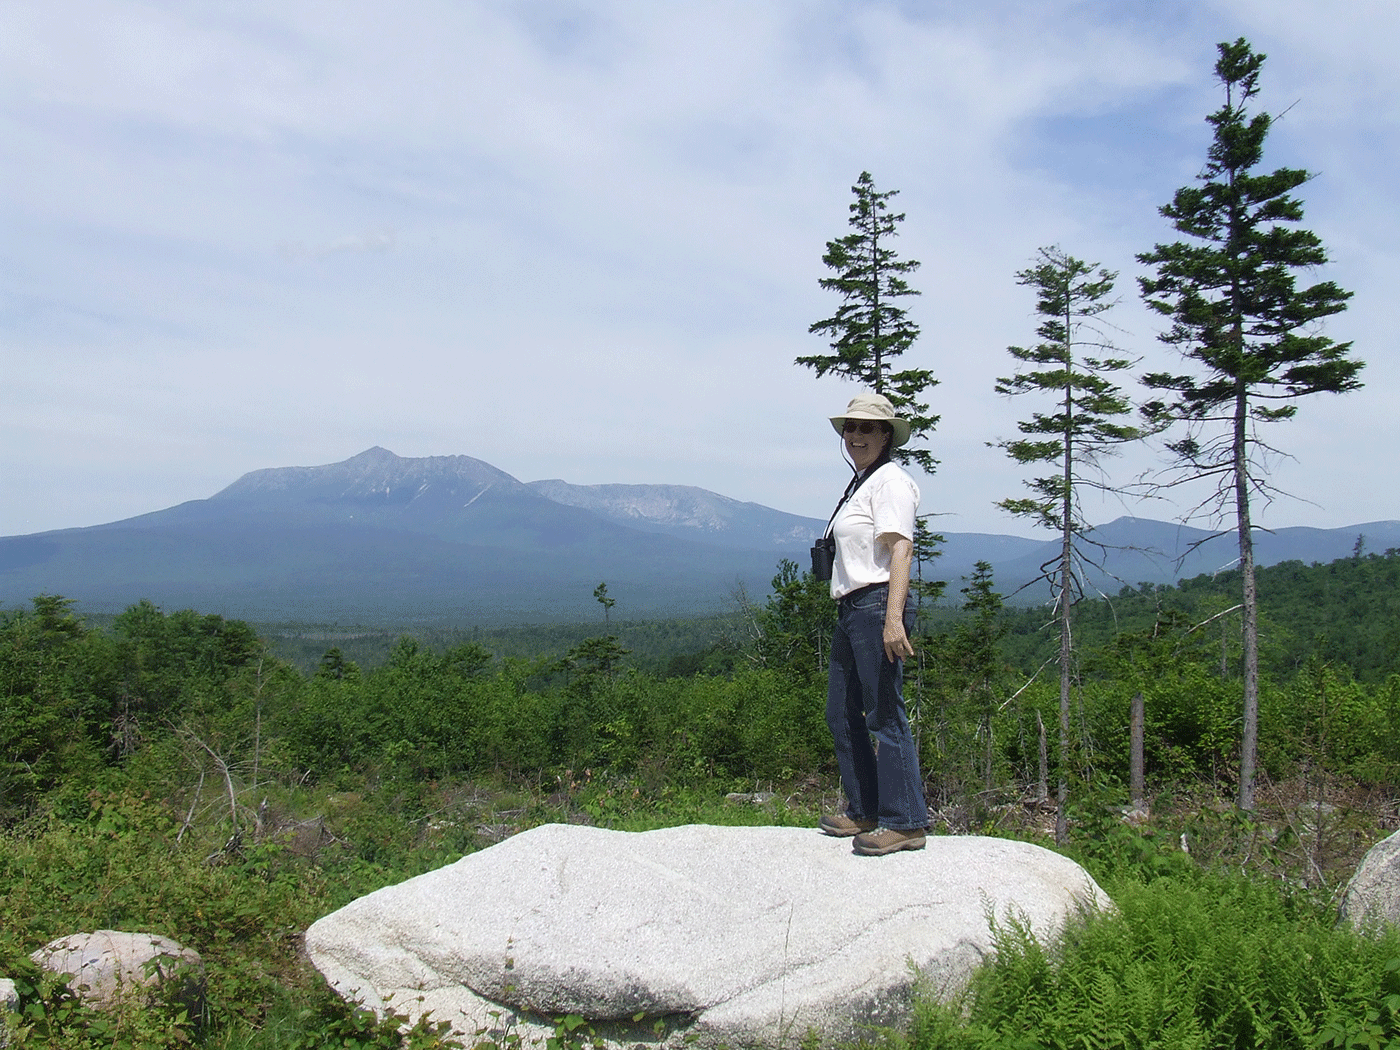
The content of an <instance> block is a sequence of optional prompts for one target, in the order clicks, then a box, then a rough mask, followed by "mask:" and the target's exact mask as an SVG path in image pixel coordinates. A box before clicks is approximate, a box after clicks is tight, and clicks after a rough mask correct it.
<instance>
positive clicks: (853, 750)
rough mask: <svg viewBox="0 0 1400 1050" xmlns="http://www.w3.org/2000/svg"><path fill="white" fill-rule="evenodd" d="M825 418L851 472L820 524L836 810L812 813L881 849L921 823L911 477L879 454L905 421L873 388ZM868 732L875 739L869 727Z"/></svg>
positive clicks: (906, 838)
mask: <svg viewBox="0 0 1400 1050" xmlns="http://www.w3.org/2000/svg"><path fill="white" fill-rule="evenodd" d="M831 425H832V426H834V427H835V428H836V431H837V433H839V434H841V436H842V439H843V442H844V445H845V451H846V454H847V456H849V457H850V461H851V464H852V466H853V467H854V468H855V471H856V477H855V478H853V479H852V481H851V486H850V487H849V488H848V489H847V490H846V495H845V496H843V497H842V499H841V503H840V504H839V505H838V506H837V509H836V513H835V514H834V515H833V516H832V521H831V526H830V532H831V535H832V536H833V537H834V538H835V541H836V561H835V565H834V566H833V570H832V576H831V596H832V597H833V598H835V599H836V600H837V602H838V603H839V608H838V610H837V622H836V631H835V633H834V634H833V636H832V640H831V664H830V668H829V671H828V675H827V697H826V722H827V725H828V726H830V727H831V735H832V737H833V739H834V740H835V744H836V764H837V766H838V767H839V768H840V770H841V786H842V788H843V789H844V790H845V793H846V811H845V812H844V813H840V814H835V815H828V816H824V817H822V818H821V829H822V830H823V831H825V832H826V833H827V834H828V835H836V836H841V837H848V836H854V837H855V838H854V848H855V852H857V853H860V854H864V855H866V856H882V855H884V854H886V853H894V852H896V851H898V850H907V849H923V847H924V830H925V828H926V827H927V825H928V807H927V806H926V805H925V803H924V787H923V779H922V777H921V776H920V775H919V756H918V752H917V751H916V750H915V748H914V739H913V736H912V735H911V734H910V732H909V718H908V716H907V715H906V713H905V710H904V697H903V695H902V693H901V686H902V684H903V679H904V660H905V658H906V657H909V656H913V655H914V647H913V646H912V645H910V644H909V631H910V630H912V629H913V626H914V616H913V609H912V608H911V607H910V606H909V604H908V597H909V567H910V564H911V563H912V561H913V557H914V515H915V512H916V511H917V510H918V507H919V488H918V486H917V485H915V484H914V479H913V478H911V477H910V476H909V475H908V474H907V473H905V471H904V470H903V469H902V468H901V467H900V466H899V465H898V464H896V463H893V462H891V461H890V450H891V449H892V448H898V447H899V446H900V445H903V444H904V443H905V442H906V441H908V440H909V423H908V421H906V420H903V419H900V418H899V417H898V416H896V415H895V414H894V406H892V405H891V404H890V402H889V399H887V398H885V397H883V396H882V395H880V394H859V395H857V396H856V397H854V398H852V399H851V403H850V404H849V405H848V406H847V408H846V411H845V413H844V414H843V415H839V416H833V417H832V419H831ZM872 736H873V737H874V742H875V746H872V743H871V738H872Z"/></svg>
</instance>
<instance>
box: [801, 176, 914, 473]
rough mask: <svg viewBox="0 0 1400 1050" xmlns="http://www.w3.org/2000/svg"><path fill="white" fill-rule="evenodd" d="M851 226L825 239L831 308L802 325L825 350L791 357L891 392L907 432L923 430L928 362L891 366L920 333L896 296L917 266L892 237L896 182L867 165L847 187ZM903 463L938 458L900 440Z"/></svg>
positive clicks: (824, 282) (898, 217)
mask: <svg viewBox="0 0 1400 1050" xmlns="http://www.w3.org/2000/svg"><path fill="white" fill-rule="evenodd" d="M851 192H852V193H854V194H855V200H854V201H853V202H852V203H851V205H850V212H851V217H850V225H851V227H852V229H853V230H854V232H853V233H849V234H847V235H846V236H845V237H840V238H837V239H836V240H834V241H828V242H827V245H826V254H825V255H823V256H822V262H824V263H826V265H827V266H829V267H830V268H831V269H832V270H834V271H836V276H835V277H824V278H822V279H821V281H820V282H819V283H820V284H821V286H822V287H823V288H826V289H829V290H831V291H834V292H836V293H838V294H839V295H840V296H841V305H840V306H839V307H838V308H837V310H836V313H835V314H833V315H832V316H831V317H828V318H826V319H825V320H822V321H817V322H816V323H815V324H813V325H812V326H811V327H810V328H809V329H808V331H809V332H811V333H813V334H820V335H825V336H827V337H828V338H829V339H830V340H831V350H832V352H831V353H830V354H812V355H808V356H805V357H799V358H797V361H796V363H797V364H799V365H804V366H806V367H808V368H812V369H814V370H815V371H816V373H817V376H818V377H821V376H824V375H826V374H827V373H829V372H830V373H834V374H836V375H838V376H842V377H844V378H847V379H853V380H856V381H857V382H859V383H863V384H864V385H865V386H867V387H869V388H870V389H871V390H874V391H875V392H876V393H877V394H883V395H884V396H885V397H887V398H889V399H890V403H891V404H892V405H894V407H895V411H896V412H897V413H898V414H899V415H901V416H902V417H903V418H905V419H907V420H909V423H910V427H911V430H912V432H913V436H914V437H915V438H919V437H923V436H924V435H926V434H928V433H930V432H931V431H932V430H933V428H934V427H935V426H937V424H938V417H937V416H933V415H929V410H928V405H927V404H926V403H924V402H923V401H921V400H920V398H922V397H923V396H924V395H925V392H926V391H928V390H930V389H932V388H933V387H934V386H936V385H937V383H938V381H937V380H936V379H934V377H933V373H932V372H931V371H929V370H928V369H923V368H909V369H903V370H901V371H895V364H896V362H897V361H898V359H899V358H900V357H901V356H902V355H903V354H904V352H905V351H906V350H908V349H909V347H910V346H911V345H912V344H913V342H914V340H915V339H917V338H918V336H919V326H918V325H916V324H915V323H914V322H913V321H911V320H910V319H909V315H908V311H907V310H906V309H905V308H904V307H903V306H902V305H901V300H903V299H904V298H906V297H908V296H911V295H918V294H919V293H918V292H917V291H916V290H915V289H913V288H911V287H910V286H909V283H908V282H907V281H906V280H905V275H906V274H910V273H913V272H914V271H915V270H917V269H918V268H919V263H918V262H917V261H915V260H913V259H900V258H899V256H898V255H897V254H896V253H895V251H894V248H893V247H892V244H891V242H892V241H893V240H894V238H895V237H896V236H897V234H898V226H899V224H900V223H901V222H903V221H904V215H903V213H900V214H893V213H891V212H890V205H889V200H890V198H891V197H893V196H895V195H896V194H897V193H898V192H899V191H898V190H886V191H884V192H880V191H878V190H876V189H875V181H874V179H872V178H871V176H870V173H869V172H861V174H860V178H859V179H858V180H857V181H856V184H855V185H854V186H852V187H851ZM892 456H893V458H895V459H897V460H899V461H900V462H902V463H908V462H911V461H912V462H914V463H917V464H918V465H919V466H920V467H922V468H923V469H924V470H926V471H928V472H930V473H932V472H933V470H934V467H935V466H936V465H937V462H938V461H937V460H936V459H934V458H933V455H932V454H931V453H930V452H929V451H928V450H927V449H914V448H909V447H907V446H906V447H905V448H900V449H895V450H894V452H893V453H892Z"/></svg>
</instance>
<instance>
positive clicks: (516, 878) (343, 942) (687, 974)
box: [306, 824, 1111, 1050]
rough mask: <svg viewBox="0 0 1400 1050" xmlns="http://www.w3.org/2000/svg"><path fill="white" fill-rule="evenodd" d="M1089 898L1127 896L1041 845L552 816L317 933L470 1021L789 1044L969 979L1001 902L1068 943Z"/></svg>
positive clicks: (350, 971)
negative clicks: (1067, 929)
mask: <svg viewBox="0 0 1400 1050" xmlns="http://www.w3.org/2000/svg"><path fill="white" fill-rule="evenodd" d="M1080 907H1092V908H1101V907H1111V902H1109V900H1108V899H1107V897H1106V896H1105V895H1104V893H1103V891H1102V890H1100V889H1099V887H1098V886H1097V885H1096V884H1095V883H1094V881H1093V879H1091V878H1090V877H1089V875H1088V873H1087V872H1085V871H1084V870H1083V869H1082V868H1080V867H1079V866H1078V865H1077V864H1075V863H1074V862H1073V861H1070V860H1068V859H1067V858H1065V857H1062V856H1060V855H1059V854H1056V853H1053V852H1051V851H1049V850H1046V849H1042V848H1040V847H1038V846H1033V845H1030V844H1028V843H1024V842H1013V841H1009V840H1004V839H992V838H978V837H958V838H942V837H931V838H929V840H928V846H927V848H926V849H924V850H921V851H917V852H913V851H910V852H903V853H895V854H891V855H889V856H886V857H861V856H857V855H855V854H854V853H852V851H851V844H850V840H849V839H845V840H843V839H835V838H830V837H828V836H825V835H822V834H820V833H818V832H816V831H814V830H805V829H801V828H778V827H760V828H736V827H711V826H703V825H692V826H689V827H680V828H668V829H664V830H660V831H650V832H645V833H641V834H636V833H626V832H619V831H607V830H603V829H599V828H592V827H581V826H573V825H558V824H555V825H547V826H545V827H540V828H536V829H534V830H532V831H528V832H525V833H523V834H520V835H516V836H515V837H513V838H511V839H508V840H506V841H505V842H502V843H500V844H499V845H496V846H492V847H490V848H488V849H485V850H482V851H481V852H479V853H474V854H471V855H470V856H467V857H464V858H462V859H461V860H460V861H457V862H456V863H455V864H451V865H448V866H447V867H444V868H439V869H438V870H436V871H432V872H428V873H427V874H425V875H421V876H419V877H417V878H415V879H410V880H408V881H407V882H404V883H400V884H399V885H397V886H390V887H386V888H385V889H382V890H378V891H376V892H375V893H372V894H370V895H368V896H366V897H362V898H361V899H359V900H357V901H354V902H352V903H351V904H349V905H347V906H346V907H344V908H342V909H340V910H339V911H337V912H334V913H332V914H331V915H328V916H326V917H324V918H322V919H320V920H319V921H317V922H316V923H315V924H313V925H312V926H311V928H310V929H309V930H307V933H306V947H307V950H308V952H309V954H310V956H311V959H312V961H313V962H314V963H315V965H316V966H317V967H318V968H319V969H320V971H321V972H322V973H323V974H324V975H325V976H326V978H327V980H328V981H329V982H330V983H331V985H332V986H333V987H335V988H336V989H337V990H338V991H339V992H340V994H341V995H343V996H345V997H346V998H349V999H352V1000H356V1001H359V1002H362V1003H363V1004H364V1005H366V1006H368V1007H370V1008H372V1009H375V1010H378V1011H383V1010H384V1009H385V1008H386V1007H388V1008H390V1009H393V1010H394V1011H395V1012H398V1013H405V1014H408V1015H409V1016H410V1017H416V1016H418V1015H419V1014H421V1013H423V1012H424V1011H430V1012H431V1014H432V1016H433V1018H434V1019H435V1020H439V1021H448V1022H449V1023H450V1024H451V1025H452V1027H453V1029H454V1030H455V1031H456V1032H457V1033H459V1034H460V1035H464V1036H467V1037H470V1036H472V1035H474V1034H475V1033H476V1032H478V1031H481V1030H486V1031H492V1030H494V1031H497V1032H498V1033H499V1032H500V1031H501V1030H502V1029H506V1028H511V1027H513V1028H514V1030H515V1032H516V1033H517V1034H519V1035H520V1036H521V1037H522V1039H524V1040H526V1041H527V1042H528V1041H529V1040H531V1039H534V1038H537V1037H539V1036H541V1035H544V1034H548V1032H549V1031H550V1029H549V1028H548V1024H547V1022H548V1020H549V1019H552V1018H558V1017H561V1016H563V1015H566V1014H579V1015H581V1016H583V1017H584V1018H586V1019H588V1020H589V1021H590V1022H593V1023H594V1027H595V1030H596V1031H597V1032H598V1033H599V1034H600V1035H603V1036H604V1037H605V1038H606V1039H607V1040H608V1041H609V1042H610V1043H613V1044H630V1043H634V1042H640V1041H645V1042H648V1043H650V1044H652V1045H660V1046H662V1047H681V1046H684V1045H691V1044H693V1045H694V1046H696V1047H698V1048H701V1050H703V1048H707V1047H719V1046H721V1045H727V1046H729V1047H731V1048H741V1047H756V1046H762V1047H775V1046H778V1045H786V1046H791V1045H793V1044H794V1043H796V1042H798V1041H800V1039H801V1038H802V1036H803V1035H804V1034H805V1033H806V1032H808V1031H809V1030H811V1031H815V1032H816V1033H817V1034H818V1035H819V1036H820V1037H821V1039H822V1041H823V1042H833V1041H838V1040H847V1039H852V1038H856V1037H858V1036H859V1035H861V1034H862V1033H863V1032H864V1031H865V1030H866V1029H867V1028H868V1026H870V1025H893V1026H902V1025H903V1024H904V1023H905V1022H906V1021H907V1020H908V1016H909V1008H910V1004H911V999H912V994H913V988H914V985H915V982H916V979H922V981H923V982H924V983H925V985H926V986H927V987H928V988H930V989H931V990H932V991H933V992H934V993H935V994H938V993H942V994H949V993H951V992H953V991H955V990H956V989H958V988H961V987H962V985H963V983H964V982H965V981H966V979H967V977H968V975H969V973H970V972H971V970H972V968H973V967H975V966H976V964H977V963H978V962H979V961H981V959H982V958H983V957H984V956H985V955H986V954H987V953H988V951H990V950H991V947H992V943H991V940H992V938H991V930H990V926H989V922H988V920H989V917H992V916H995V917H996V918H997V919H998V920H1002V921H1005V920H1007V919H1010V918H1013V917H1015V918H1017V919H1018V920H1020V921H1023V922H1025V923H1026V924H1027V926H1028V927H1029V928H1030V929H1031V930H1032V931H1033V932H1034V933H1035V934H1036V935H1037V936H1038V937H1041V938H1043V939H1050V938H1053V937H1054V936H1055V935H1056V934H1057V933H1058V931H1059V929H1060V927H1061V926H1062V924H1063V923H1064V921H1065V919H1066V918H1067V917H1068V916H1069V915H1071V914H1072V913H1073V912H1074V911H1075V909H1077V908H1080ZM916 970H917V973H916ZM637 1014H643V1015H645V1020H643V1021H642V1022H641V1023H639V1024H634V1023H633V1022H632V1020H631V1018H632V1017H633V1016H634V1015H637ZM658 1018H660V1019H662V1020H663V1022H664V1023H665V1028H666V1033H667V1034H666V1036H665V1037H664V1038H663V1039H661V1040H658V1039H657V1037H656V1036H655V1035H654V1034H653V1031H652V1024H653V1023H654V1021H655V1020H656V1019H658ZM541 1021H543V1022H545V1023H544V1024H543V1025H542V1024H541V1023H540V1022H541Z"/></svg>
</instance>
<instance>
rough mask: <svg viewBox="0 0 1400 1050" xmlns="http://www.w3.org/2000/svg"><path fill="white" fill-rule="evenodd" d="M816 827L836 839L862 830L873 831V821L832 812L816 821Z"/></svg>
mask: <svg viewBox="0 0 1400 1050" xmlns="http://www.w3.org/2000/svg"><path fill="white" fill-rule="evenodd" d="M817 827H819V828H821V829H822V830H823V831H825V832H826V833H827V834H828V835H834V836H836V837H837V838H838V839H848V838H850V837H851V836H852V835H858V834H860V833H861V832H862V831H874V830H875V821H873V820H852V819H851V818H850V817H848V816H846V814H844V813H833V814H830V815H828V816H824V817H822V819H821V820H819V821H817Z"/></svg>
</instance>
